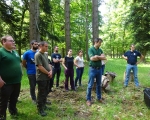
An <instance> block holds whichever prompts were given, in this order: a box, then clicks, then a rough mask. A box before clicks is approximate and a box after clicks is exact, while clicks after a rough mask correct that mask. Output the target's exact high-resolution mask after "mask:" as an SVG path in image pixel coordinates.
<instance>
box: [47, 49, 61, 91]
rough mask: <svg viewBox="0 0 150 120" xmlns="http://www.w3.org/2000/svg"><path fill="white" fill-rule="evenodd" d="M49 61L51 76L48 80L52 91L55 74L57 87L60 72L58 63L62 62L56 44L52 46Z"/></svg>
mask: <svg viewBox="0 0 150 120" xmlns="http://www.w3.org/2000/svg"><path fill="white" fill-rule="evenodd" d="M51 61H52V66H53V77H52V80H50V92H51V91H52V90H51V88H52V87H53V83H54V79H55V75H57V76H56V87H59V77H60V73H61V67H60V63H61V62H62V58H61V55H60V54H59V53H58V46H55V47H54V53H52V55H51Z"/></svg>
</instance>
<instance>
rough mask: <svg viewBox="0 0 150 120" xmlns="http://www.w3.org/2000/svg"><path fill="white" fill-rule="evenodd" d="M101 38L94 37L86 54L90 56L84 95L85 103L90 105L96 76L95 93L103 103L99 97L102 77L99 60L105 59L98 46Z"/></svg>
mask: <svg viewBox="0 0 150 120" xmlns="http://www.w3.org/2000/svg"><path fill="white" fill-rule="evenodd" d="M102 42H103V40H102V39H101V38H96V39H94V46H92V47H91V48H89V50H88V55H89V58H90V63H89V66H90V69H89V81H88V87H87V95H86V100H87V101H86V104H87V105H88V106H91V90H92V86H93V84H94V79H95V78H96V84H97V85H96V94H97V100H98V102H100V103H103V98H102V97H101V78H102V71H101V66H102V64H101V60H106V57H105V56H104V55H102V54H103V51H102V49H101V48H100V46H101V43H102Z"/></svg>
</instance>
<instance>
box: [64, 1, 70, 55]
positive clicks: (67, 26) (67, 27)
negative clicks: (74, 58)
mask: <svg viewBox="0 0 150 120" xmlns="http://www.w3.org/2000/svg"><path fill="white" fill-rule="evenodd" d="M65 39H66V53H67V51H68V50H69V49H70V48H71V40H70V0H65Z"/></svg>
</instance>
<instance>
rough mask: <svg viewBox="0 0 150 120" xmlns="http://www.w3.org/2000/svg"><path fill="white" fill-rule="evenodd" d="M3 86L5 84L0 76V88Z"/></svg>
mask: <svg viewBox="0 0 150 120" xmlns="http://www.w3.org/2000/svg"><path fill="white" fill-rule="evenodd" d="M4 84H5V82H4V81H3V79H2V78H1V76H0V88H1V87H3V85H4Z"/></svg>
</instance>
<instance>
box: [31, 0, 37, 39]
mask: <svg viewBox="0 0 150 120" xmlns="http://www.w3.org/2000/svg"><path fill="white" fill-rule="evenodd" d="M29 12H30V38H29V39H30V41H31V40H37V41H40V29H39V22H40V21H39V16H40V10H39V0H30V4H29Z"/></svg>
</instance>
